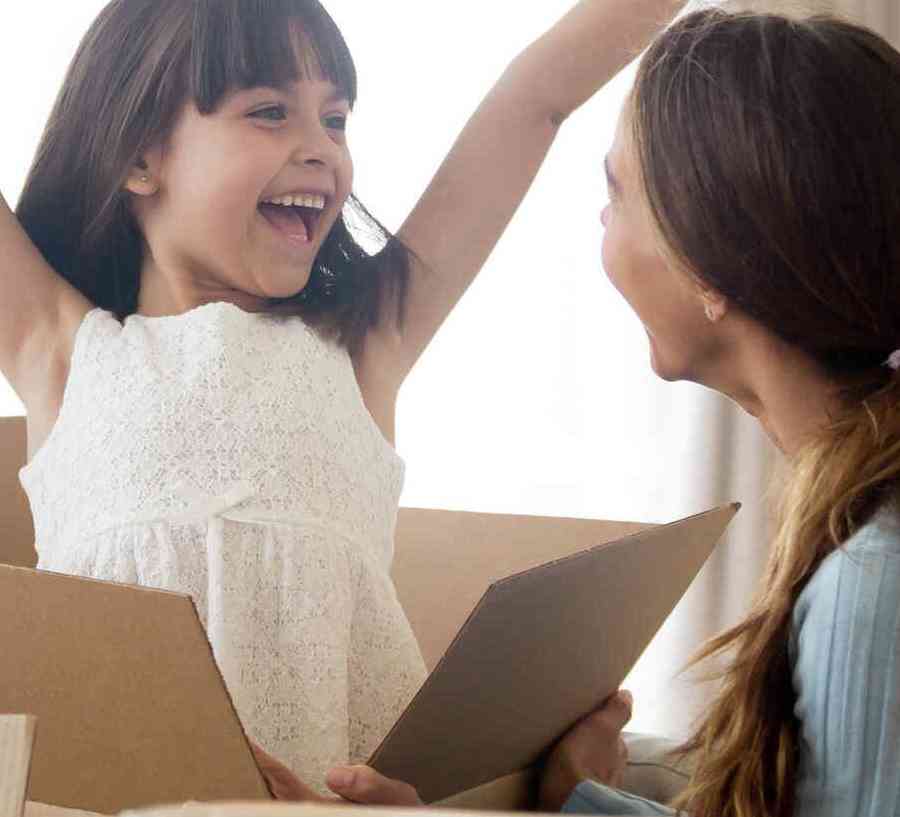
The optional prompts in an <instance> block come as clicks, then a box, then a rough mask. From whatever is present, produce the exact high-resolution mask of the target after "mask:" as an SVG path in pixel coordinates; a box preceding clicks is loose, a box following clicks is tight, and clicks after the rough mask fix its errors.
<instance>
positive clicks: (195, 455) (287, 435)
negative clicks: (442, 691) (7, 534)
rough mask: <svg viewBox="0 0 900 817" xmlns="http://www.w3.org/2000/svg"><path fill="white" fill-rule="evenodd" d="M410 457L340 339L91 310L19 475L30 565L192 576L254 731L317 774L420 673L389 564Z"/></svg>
mask: <svg viewBox="0 0 900 817" xmlns="http://www.w3.org/2000/svg"><path fill="white" fill-rule="evenodd" d="M403 470H404V468H403V461H402V460H401V459H400V458H399V457H398V456H397V454H396V452H395V451H394V449H393V448H392V447H391V446H390V445H389V443H388V442H387V441H386V440H385V439H384V437H383V436H382V435H381V433H380V431H379V430H378V427H377V426H376V425H375V423H374V421H373V420H372V417H371V415H370V414H369V413H368V411H367V410H366V407H365V404H364V403H363V401H362V396H361V394H360V391H359V387H358V385H357V382H356V378H355V375H354V372H353V366H352V363H351V361H350V358H349V356H348V355H347V353H346V352H345V351H344V350H342V349H340V348H339V347H337V346H336V345H334V344H331V343H328V342H326V341H324V340H322V339H321V338H320V336H319V335H317V334H316V333H315V332H314V331H313V330H311V329H310V328H309V327H307V326H306V325H305V324H304V323H303V321H302V320H300V319H299V318H284V317H274V316H269V315H260V314H250V313H247V312H244V311H242V310H241V309H239V308H238V307H236V306H234V305H232V304H227V303H216V304H209V305H206V306H203V307H199V308H197V309H194V310H192V311H191V312H188V313H186V314H183V315H178V316H174V317H165V318H144V317H140V316H132V317H129V318H128V319H127V320H126V321H125V323H124V325H123V324H122V323H120V322H119V321H118V320H116V319H115V317H114V316H113V315H111V314H110V313H108V312H105V311H102V310H99V309H97V310H94V311H93V312H91V313H89V314H88V315H87V317H86V318H85V319H84V322H83V324H82V326H81V327H80V329H79V331H78V334H77V337H76V341H75V347H74V352H73V356H72V363H71V368H70V374H69V380H68V383H67V385H66V391H65V397H64V400H63V406H62V410H61V412H60V416H59V419H58V421H57V423H56V425H55V426H54V428H53V431H52V432H51V434H50V436H49V438H48V439H47V441H46V443H45V444H44V446H43V447H42V448H41V450H40V451H39V452H38V453H37V455H36V456H35V458H34V459H33V461H32V462H31V463H29V465H27V466H26V467H25V468H24V469H23V470H22V472H21V475H20V476H21V481H22V485H23V486H24V488H25V490H26V492H27V494H28V497H29V500H30V502H31V509H32V513H33V515H34V521H35V529H36V539H37V548H38V554H39V557H40V560H39V567H40V568H41V569H45V570H53V571H57V572H62V573H70V574H76V575H81V576H89V577H93V578H97V579H107V580H111V581H116V582H127V583H136V584H141V585H145V586H149V587H159V588H164V589H167V590H175V591H179V592H182V593H188V594H190V595H191V596H192V597H193V598H194V600H195V601H196V604H197V609H198V611H199V613H200V617H201V619H202V621H203V623H204V626H205V627H206V629H207V633H208V635H209V638H210V641H211V642H212V646H213V650H214V653H215V656H216V660H217V661H218V664H219V666H220V668H221V670H222V673H223V675H224V677H225V681H226V683H227V685H228V688H229V690H230V692H231V695H232V697H233V699H234V703H235V706H236V708H237V711H238V713H239V715H240V716H241V719H242V721H243V723H244V725H245V727H246V729H247V731H248V733H249V734H250V736H251V737H252V738H253V739H255V740H256V741H257V742H259V743H260V744H261V745H262V746H263V747H264V748H265V749H267V750H268V751H269V752H270V753H271V754H274V755H275V756H277V757H279V758H281V759H282V760H283V761H284V762H285V763H287V765H288V766H290V767H291V768H292V769H293V770H294V771H295V772H297V774H298V775H300V776H301V778H302V779H304V780H306V781H307V782H308V783H309V784H310V785H313V786H315V787H316V788H319V789H320V790H321V789H322V786H323V784H322V781H323V779H324V775H325V772H326V771H327V770H328V769H329V768H330V767H331V766H332V765H334V764H336V763H345V762H347V761H350V762H353V763H355V762H364V761H365V760H366V759H367V758H368V755H369V754H370V752H371V751H372V750H373V749H374V748H375V746H376V745H377V743H378V742H379V741H380V739H381V738H382V737H383V736H384V735H385V734H386V733H387V731H388V730H389V728H390V727H391V725H392V724H393V722H394V721H395V720H396V718H397V717H398V715H399V714H400V712H401V711H402V710H403V708H404V707H405V706H406V704H407V703H408V701H409V700H410V699H411V697H412V696H413V695H414V693H415V692H416V691H417V690H418V688H419V686H420V685H421V683H422V681H423V679H424V677H425V668H424V665H423V662H422V658H421V655H420V653H419V649H418V646H417V644H416V641H415V638H414V636H413V634H412V631H411V629H410V627H409V623H408V621H407V619H406V617H405V615H404V613H403V611H402V609H401V608H400V605H399V603H398V601H397V596H396V593H395V590H394V586H393V583H392V581H391V578H390V572H389V571H390V566H391V560H392V558H393V535H394V527H395V523H396V514H397V504H398V501H399V496H400V490H401V486H402V482H403Z"/></svg>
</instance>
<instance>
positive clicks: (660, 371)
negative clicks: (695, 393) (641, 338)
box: [647, 332, 681, 383]
mask: <svg viewBox="0 0 900 817" xmlns="http://www.w3.org/2000/svg"><path fill="white" fill-rule="evenodd" d="M647 339H648V340H649V343H650V368H651V369H653V373H654V374H655V375H656V376H657V377H658V378H659V379H660V380H665V381H666V382H668V383H674V382H676V381H678V380H680V379H681V378H680V377H679V376H678V375H676V374H675V373H674V372H673V371H672V370H671V367H667V366H666V364H665V361H664V360H663V359H662V355H660V353H659V349H658V348H657V346H656V342H655V341H654V340H653V336H652V335H651V334H650V333H649V332H648V333H647Z"/></svg>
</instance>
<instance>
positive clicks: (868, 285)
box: [341, 10, 900, 817]
mask: <svg viewBox="0 0 900 817" xmlns="http://www.w3.org/2000/svg"><path fill="white" fill-rule="evenodd" d="M607 171H608V174H609V189H610V191H611V202H610V204H609V206H608V207H607V208H606V210H605V211H604V214H603V222H604V224H605V226H606V233H605V237H604V250H603V254H604V263H605V267H606V270H607V273H608V275H609V276H610V278H611V280H612V282H613V283H614V284H615V286H616V287H617V288H618V289H619V291H620V292H621V293H622V295H623V296H624V297H625V299H626V300H627V301H628V303H629V304H630V305H631V306H632V307H633V309H634V311H635V312H636V313H637V315H638V316H639V318H640V319H641V321H642V322H643V324H644V326H645V328H646V331H647V335H648V337H649V341H650V353H651V363H652V367H653V369H654V370H655V372H656V373H657V374H658V375H659V376H660V377H662V378H665V379H666V380H692V381H695V382H698V383H702V384H705V385H706V386H709V387H710V388H713V389H716V390H718V391H720V392H722V393H724V394H726V395H728V396H730V397H731V398H733V399H734V400H735V401H736V402H737V403H739V404H740V405H741V406H742V407H744V408H745V409H746V410H747V411H748V412H749V413H751V414H752V415H753V416H755V417H757V418H758V419H759V421H760V423H761V424H762V426H763V427H764V428H765V430H766V431H767V432H768V434H769V435H770V436H771V437H772V439H773V440H774V441H775V442H776V443H777V444H778V445H779V447H780V448H781V449H782V450H783V451H784V453H785V454H786V455H787V457H788V459H789V461H790V466H791V472H790V476H789V479H788V482H787V485H786V486H785V487H784V491H783V495H782V500H781V513H780V527H779V529H778V532H777V535H776V538H775V541H774V543H773V547H772V554H771V561H770V564H769V568H768V571H767V574H766V576H765V578H764V580H763V583H762V587H761V590H760V593H759V596H758V598H757V600H756V603H755V606H754V607H753V609H752V610H751V612H750V614H749V615H748V617H747V619H746V620H745V621H744V622H743V623H742V624H740V625H739V626H737V627H736V628H734V629H732V630H730V631H728V632H726V633H725V634H723V635H721V636H719V637H718V638H716V639H715V640H713V641H712V642H711V643H710V644H709V645H708V646H707V647H706V648H705V649H704V650H703V652H702V653H701V658H702V657H711V656H716V655H719V656H721V657H723V658H726V659H727V663H726V665H725V670H724V673H723V675H722V679H721V680H722V685H721V687H720V689H719V691H718V694H717V697H716V698H715V699H714V700H712V701H711V702H710V705H709V708H708V710H707V712H706V713H705V716H704V718H703V719H702V720H701V722H700V724H699V726H698V728H697V730H696V733H695V734H694V735H693V737H692V738H691V739H690V740H689V741H688V742H687V744H686V745H685V747H684V749H683V752H682V754H683V755H686V756H687V757H688V758H690V759H691V761H692V765H693V769H694V771H693V776H692V778H691V780H690V783H689V785H688V787H687V789H686V791H685V792H684V794H683V796H682V797H681V798H680V799H679V800H678V802H677V803H675V804H674V805H675V806H676V807H678V808H684V809H687V811H688V812H689V813H690V815H691V817H791V816H792V817H839V816H840V817H847V815H857V816H858V817H890V816H891V815H894V816H895V817H897V816H898V815H900V351H898V350H900V53H898V52H897V51H895V50H894V49H893V48H891V47H890V46H889V45H888V44H887V43H886V42H885V41H884V40H882V39H881V38H879V37H878V36H876V35H875V34H874V33H872V32H871V31H868V30H866V29H864V28H859V27H857V26H854V25H850V24H848V23H845V22H840V21H838V20H835V19H831V18H826V17H819V18H813V19H808V20H803V21H795V20H789V19H786V18H784V17H780V16H768V15H743V14H728V13H725V12H723V11H717V10H710V11H704V12H699V13H695V14H692V15H689V16H687V17H685V18H684V19H682V20H681V21H680V22H679V23H677V24H675V26H673V28H671V29H670V30H669V31H667V32H666V33H665V34H664V35H663V36H662V37H661V38H660V39H659V40H657V41H656V43H655V44H654V45H653V46H652V47H651V49H650V50H649V52H648V53H647V54H646V56H645V57H644V59H643V62H642V65H641V67H640V70H639V73H638V77H637V81H636V84H635V87H634V90H633V92H632V95H631V98H630V101H629V103H628V104H627V105H626V108H625V110H624V112H623V114H622V117H621V120H620V125H619V129H618V134H617V137H616V140H615V144H614V146H613V148H612V151H611V153H610V155H609V158H608V161H607ZM573 682H574V679H573ZM629 710H630V703H629V701H628V699H627V697H622V696H619V697H617V698H615V699H614V700H613V701H611V702H610V703H609V704H608V705H607V706H606V707H605V708H603V709H601V710H600V711H599V712H598V713H596V714H595V715H594V716H592V717H591V718H589V719H587V720H586V721H585V722H584V723H582V724H580V725H579V726H578V727H577V728H576V729H575V730H574V731H573V732H572V733H571V734H570V735H569V736H568V737H567V738H565V739H564V740H563V741H562V742H561V744H560V745H559V746H558V747H557V749H556V750H555V752H554V753H553V754H552V756H551V758H550V760H549V763H548V765H547V768H546V771H545V774H544V780H543V786H542V796H543V806H544V807H545V808H552V807H557V808H558V807H559V806H560V805H561V804H563V803H564V801H567V802H565V806H564V810H565V811H568V812H583V813H594V814H605V815H626V814H628V815H648V816H649V815H659V814H672V813H673V812H672V810H671V809H669V808H667V807H664V806H662V805H661V804H658V803H652V802H649V801H646V800H641V799H640V798H637V797H634V796H632V795H629V794H626V793H624V792H620V791H617V790H616V789H614V788H612V787H611V786H610V785H602V784H604V783H605V784H612V785H615V783H616V781H617V778H618V776H619V775H620V773H621V770H622V768H623V757H622V754H621V738H620V731H621V728H622V727H623V726H624V724H625V722H627V720H628V717H629V714H630V712H629ZM353 774H354V776H355V778H356V784H355V785H356V786H357V787H363V784H365V785H367V786H368V787H369V790H370V791H371V790H376V791H380V797H381V799H386V798H387V796H391V797H394V798H395V799H396V800H398V801H401V802H407V803H409V802H411V801H412V799H413V797H414V795H413V793H411V792H410V791H409V790H408V789H404V788H403V787H401V786H398V785H396V784H391V782H390V781H383V780H379V779H377V778H375V779H374V781H373V779H372V775H371V772H370V771H369V770H354V771H353ZM587 778H592V779H593V780H594V781H599V782H581V783H580V784H579V781H581V780H584V779H587ZM379 786H380V789H379V788H378V787H379ZM576 786H577V788H575V791H574V794H571V792H572V789H573V787H576ZM341 791H343V789H341ZM367 796H370V795H367Z"/></svg>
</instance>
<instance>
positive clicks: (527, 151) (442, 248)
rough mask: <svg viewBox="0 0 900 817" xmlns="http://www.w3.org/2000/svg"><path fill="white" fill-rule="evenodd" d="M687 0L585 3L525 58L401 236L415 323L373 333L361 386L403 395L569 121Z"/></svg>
mask: <svg viewBox="0 0 900 817" xmlns="http://www.w3.org/2000/svg"><path fill="white" fill-rule="evenodd" d="M684 2H685V0H582V2H580V3H578V4H577V5H576V6H575V7H574V8H573V9H572V10H571V11H570V12H569V13H568V14H567V15H566V16H565V17H564V18H563V19H562V20H560V21H559V22H558V23H557V24H556V26H554V27H553V28H552V29H551V30H550V31H548V32H547V33H546V34H545V35H544V36H543V37H541V38H540V39H539V40H537V41H536V42H535V43H534V44H533V45H531V46H530V47H529V48H527V49H526V50H525V51H523V52H522V53H521V54H520V55H519V56H518V57H517V58H516V59H515V60H514V61H513V62H512V64H511V65H510V66H509V68H508V69H507V70H506V72H505V73H504V74H503V76H502V77H501V78H500V80H499V82H498V83H497V84H496V85H495V86H494V88H493V89H492V90H491V91H490V93H489V94H488V96H487V97H486V99H485V100H484V101H483V102H482V104H481V106H480V107H479V108H478V110H477V111H476V113H475V115H474V116H473V117H472V119H471V120H470V121H469V123H468V124H467V126H466V127H465V129H464V130H463V132H462V134H461V135H460V137H459V139H458V140H457V142H456V144H455V145H454V147H453V149H452V150H451V151H450V154H449V155H448V156H447V158H446V159H445V161H444V163H443V165H442V166H441V168H440V169H439V170H438V172H437V174H436V176H435V177H434V179H433V181H432V182H431V185H430V186H429V187H428V189H427V190H426V192H425V194H424V195H423V196H422V198H421V199H420V201H419V203H418V204H417V205H416V207H415V209H414V210H413V212H412V214H411V215H410V216H409V218H408V220H407V221H406V223H405V224H404V225H403V227H402V228H401V230H400V232H399V237H400V238H401V239H402V240H403V241H404V242H405V243H406V244H407V245H408V246H409V247H410V248H411V249H412V250H413V251H414V252H415V254H416V255H417V256H418V262H414V266H413V270H412V278H411V281H410V290H409V297H408V302H407V311H406V321H405V323H404V326H403V328H402V329H401V330H400V331H399V332H398V331H397V330H396V329H395V328H394V327H393V326H390V327H388V326H387V325H386V323H385V325H384V326H383V327H382V328H378V329H376V330H375V331H373V332H372V333H371V334H370V336H369V339H368V341H367V343H366V346H365V349H364V351H363V352H362V353H361V355H360V359H359V360H358V361H357V373H358V376H359V377H360V382H361V384H363V385H364V387H365V386H366V385H368V384H369V383H371V384H373V386H374V384H375V383H378V384H380V388H379V387H377V386H376V387H375V388H376V389H377V390H378V391H379V392H381V396H382V397H384V396H385V395H384V393H383V390H384V389H385V388H387V389H388V390H390V389H392V388H395V389H396V388H399V386H400V384H401V383H402V381H403V379H404V378H405V377H406V375H407V374H408V373H409V371H410V369H411V368H412V367H413V364H414V363H415V362H416V360H417V359H418V358H419V356H420V355H421V354H422V352H423V351H424V350H425V347H426V346H427V345H428V343H429V341H430V340H431V339H432V337H433V336H434V334H435V333H436V332H437V330H438V328H439V327H440V326H441V324H442V323H443V322H444V319H445V318H446V317H447V316H448V315H449V313H450V311H451V310H452V309H453V307H454V306H455V305H456V303H457V302H458V301H459V299H460V298H461V297H462V295H463V293H464V292H465V291H466V289H467V288H468V286H469V284H471V283H472V281H473V279H474V278H475V276H476V275H477V273H478V271H479V270H480V269H481V267H482V265H483V264H484V262H485V261H486V260H487V257H488V256H489V255H490V253H491V251H492V250H493V248H494V245H495V244H496V243H497V241H498V239H499V238H500V236H501V235H502V233H503V231H504V230H505V229H506V226H507V225H508V223H509V221H510V219H511V218H512V216H513V214H514V213H515V211H516V209H517V208H518V206H519V204H520V202H521V201H522V199H523V198H524V196H525V193H526V192H527V191H528V188H529V187H530V186H531V183H532V182H533V180H534V178H535V176H536V175H537V172H538V170H539V168H540V166H541V163H542V162H543V160H544V158H545V156H546V155H547V152H548V150H549V149H550V146H551V144H552V143H553V140H554V137H555V136H556V133H557V131H558V129H559V127H560V125H561V124H562V122H563V121H564V120H565V119H566V118H567V117H568V116H569V114H570V113H572V112H573V111H574V110H575V109H576V108H578V107H579V106H580V105H581V104H582V103H584V102H586V101H587V100H588V99H589V98H590V97H591V96H592V95H593V94H594V93H595V92H596V91H597V90H599V89H600V88H601V87H602V86H603V85H604V84H605V83H606V82H607V81H608V80H609V79H611V78H612V77H613V76H614V75H615V74H616V73H617V72H618V71H619V70H621V69H622V68H623V67H624V66H625V65H626V64H627V63H628V62H629V61H630V60H631V59H633V58H634V57H636V56H637V55H638V53H639V52H640V51H641V50H642V49H643V48H644V47H646V46H647V45H648V44H649V42H650V40H651V38H652V37H653V36H654V35H655V34H656V33H657V32H658V31H659V30H660V29H661V28H662V27H663V26H665V25H667V24H668V23H669V22H670V21H671V19H672V18H673V17H674V16H675V14H676V12H677V11H678V10H679V9H680V8H681V7H682V6H683V5H684Z"/></svg>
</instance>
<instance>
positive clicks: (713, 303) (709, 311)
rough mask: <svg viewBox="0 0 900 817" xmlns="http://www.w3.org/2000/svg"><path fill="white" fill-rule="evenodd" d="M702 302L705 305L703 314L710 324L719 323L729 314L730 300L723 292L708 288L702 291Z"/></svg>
mask: <svg viewBox="0 0 900 817" xmlns="http://www.w3.org/2000/svg"><path fill="white" fill-rule="evenodd" d="M700 302H701V303H702V305H703V312H704V314H705V315H706V319H707V320H708V321H709V322H710V323H718V322H719V321H721V320H722V318H724V317H725V316H726V315H727V314H728V308H729V303H728V298H726V297H725V296H724V295H723V294H722V293H721V292H717V291H716V290H714V289H709V288H708V287H702V288H701V289H700Z"/></svg>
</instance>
